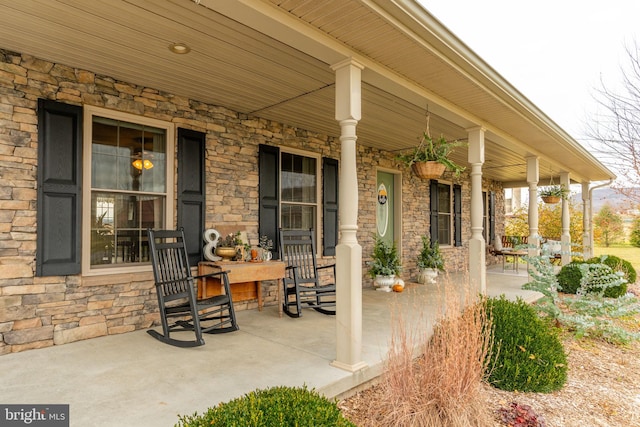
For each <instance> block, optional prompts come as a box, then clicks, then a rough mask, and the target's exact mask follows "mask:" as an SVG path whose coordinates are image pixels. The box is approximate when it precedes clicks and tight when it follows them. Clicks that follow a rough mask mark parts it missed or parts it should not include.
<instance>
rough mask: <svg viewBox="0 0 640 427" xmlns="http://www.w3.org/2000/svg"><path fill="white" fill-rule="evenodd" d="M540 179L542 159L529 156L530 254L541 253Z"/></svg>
mask: <svg viewBox="0 0 640 427" xmlns="http://www.w3.org/2000/svg"><path fill="white" fill-rule="evenodd" d="M539 180H540V160H539V159H538V158H537V157H535V156H531V157H527V184H529V244H530V245H535V246H536V247H535V248H534V247H531V248H529V256H537V255H539V252H538V250H539V248H540V235H539V233H538V181H539Z"/></svg>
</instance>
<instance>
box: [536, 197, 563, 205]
mask: <svg viewBox="0 0 640 427" xmlns="http://www.w3.org/2000/svg"><path fill="white" fill-rule="evenodd" d="M541 199H542V201H543V202H545V203H546V204H548V205H555V204H556V203H558V202H559V201H560V197H559V196H543V197H541Z"/></svg>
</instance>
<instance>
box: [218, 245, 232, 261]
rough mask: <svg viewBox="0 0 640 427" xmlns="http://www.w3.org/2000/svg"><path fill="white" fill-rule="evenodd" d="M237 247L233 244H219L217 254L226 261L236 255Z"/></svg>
mask: <svg viewBox="0 0 640 427" xmlns="http://www.w3.org/2000/svg"><path fill="white" fill-rule="evenodd" d="M236 253H237V251H236V248H233V247H231V246H218V247H217V248H216V255H218V256H219V257H222V259H224V260H225V261H231V260H232V259H233V258H235V256H236Z"/></svg>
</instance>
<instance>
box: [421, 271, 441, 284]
mask: <svg viewBox="0 0 640 427" xmlns="http://www.w3.org/2000/svg"><path fill="white" fill-rule="evenodd" d="M436 277H438V269H437V268H423V269H421V270H420V271H419V272H418V283H422V284H423V285H426V284H429V283H436Z"/></svg>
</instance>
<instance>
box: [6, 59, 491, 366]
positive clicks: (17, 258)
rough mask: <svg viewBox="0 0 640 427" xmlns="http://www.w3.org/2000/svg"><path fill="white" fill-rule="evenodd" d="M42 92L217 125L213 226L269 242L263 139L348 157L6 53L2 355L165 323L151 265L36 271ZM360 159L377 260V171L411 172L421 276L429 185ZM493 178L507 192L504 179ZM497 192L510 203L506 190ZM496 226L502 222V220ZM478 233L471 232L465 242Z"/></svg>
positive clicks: (363, 235) (225, 113) (159, 95)
mask: <svg viewBox="0 0 640 427" xmlns="http://www.w3.org/2000/svg"><path fill="white" fill-rule="evenodd" d="M38 98H47V99H52V100H57V101H60V102H64V103H69V104H74V105H85V104H86V105H93V106H99V107H104V108H109V109H114V110H118V111H122V112H127V113H131V114H135V115H140V116H146V117H152V118H155V119H160V120H165V121H168V122H172V123H174V124H175V125H176V126H177V127H183V128H188V129H193V130H197V131H201V132H206V134H207V148H206V150H207V158H206V170H207V178H206V183H207V195H206V197H207V217H206V225H207V227H219V226H221V225H223V226H225V227H226V228H227V229H238V230H242V229H243V230H247V232H248V234H249V237H250V238H251V239H256V238H257V237H258V236H257V234H258V183H259V182H258V181H259V178H258V145H259V144H270V145H277V146H282V147H291V148H295V149H298V150H305V151H308V152H312V153H318V154H320V155H322V156H327V157H332V158H335V159H340V143H339V141H337V140H334V139H333V138H331V137H329V136H327V135H320V134H315V133H312V132H309V131H305V130H302V129H298V128H294V127H290V126H287V125H284V124H281V123H274V122H271V121H268V120H264V119H261V118H259V117H250V116H247V115H245V114H242V113H238V112H235V111H231V110H229V109H227V108H224V107H222V106H216V105H210V104H205V103H202V102H199V101H197V100H194V99H188V98H185V97H181V96H179V95H174V94H170V93H165V92H162V91H159V90H156V89H153V88H147V87H140V86H137V85H134V84H130V83H127V82H122V81H117V80H115V79H113V78H111V77H109V76H104V75H98V74H95V73H92V72H91V71H88V70H80V69H75V68H72V67H68V66H66V65H63V64H56V63H51V62H48V61H44V60H41V59H38V58H34V57H32V56H29V55H26V54H20V53H16V52H10V51H6V50H2V49H0V354H6V353H10V352H19V351H23V350H28V349H34V348H41V347H47V346H52V345H58V344H65V343H69V342H73V341H78V340H83V339H89V338H94V337H99V336H104V335H109V334H120V333H125V332H129V331H134V330H137V329H144V328H148V327H150V326H152V325H157V322H158V319H159V317H158V314H157V301H156V296H155V291H154V288H153V275H152V273H151V270H150V269H149V271H148V272H143V273H127V274H106V275H102V276H85V277H83V276H82V275H75V276H63V277H51V276H50V277H35V254H36V234H37V231H38V224H37V223H36V209H37V190H36V174H37V167H38V165H37V143H38V122H37V111H36V108H37V100H38ZM336 127H338V124H336ZM418 131H419V130H418ZM357 156H358V157H357V159H358V180H359V182H358V185H359V192H360V194H359V198H360V199H359V200H360V210H359V214H360V216H359V231H358V238H359V241H360V244H361V245H362V246H363V257H364V261H365V262H366V261H367V260H368V259H369V254H370V253H371V249H372V245H373V233H374V231H375V200H376V173H375V171H376V168H383V169H385V170H390V171H397V172H398V173H400V172H401V173H402V193H403V222H404V223H405V224H410V227H406V229H405V231H404V233H403V236H402V245H401V246H402V256H403V266H404V270H403V271H404V272H403V274H402V277H403V278H404V279H405V280H410V278H411V277H412V276H415V273H416V268H415V259H414V258H415V254H416V252H417V251H418V250H419V247H420V245H421V240H420V236H421V235H422V234H424V233H427V232H428V229H429V228H428V226H429V215H428V206H429V191H428V182H426V181H422V180H420V179H419V178H417V177H415V176H413V175H412V174H411V173H409V172H408V171H404V170H402V169H401V167H400V166H399V165H398V163H397V162H395V161H394V160H393V153H389V152H383V151H379V150H376V149H371V148H367V147H364V146H362V145H359V146H358V152H357ZM459 182H460V183H461V184H462V185H463V197H464V201H463V206H464V216H463V221H465V222H467V223H468V221H469V197H470V193H469V185H468V183H469V177H468V175H464V174H463V176H462V177H461V178H460V179H459ZM485 185H486V188H487V189H490V190H500V187H499V185H498V184H497V183H491V182H485ZM497 195H498V197H499V201H498V207H500V206H502V203H503V201H502V198H501V191H497ZM501 211H502V209H500V208H498V212H501ZM174 221H175V219H174ZM496 223H497V224H502V223H503V219H502V218H498V219H497V221H496ZM468 238H469V232H468V231H465V232H464V233H463V240H465V241H466V239H468ZM466 251H467V248H466V246H463V247H460V248H444V249H443V252H444V256H445V258H446V265H447V269H449V270H465V269H466V266H467V262H468V261H467V255H466ZM321 262H322V263H327V262H334V260H333V259H331V258H328V259H323V260H321ZM363 272H366V266H363ZM263 286H264V287H265V288H264V290H263V294H264V297H265V304H266V305H270V304H271V305H272V304H275V301H276V289H275V283H274V282H266V283H264V284H263ZM363 286H371V280H370V279H369V278H368V277H364V278H363ZM256 306H257V303H255V302H249V303H242V304H239V306H238V309H254V308H255V307H256Z"/></svg>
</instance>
